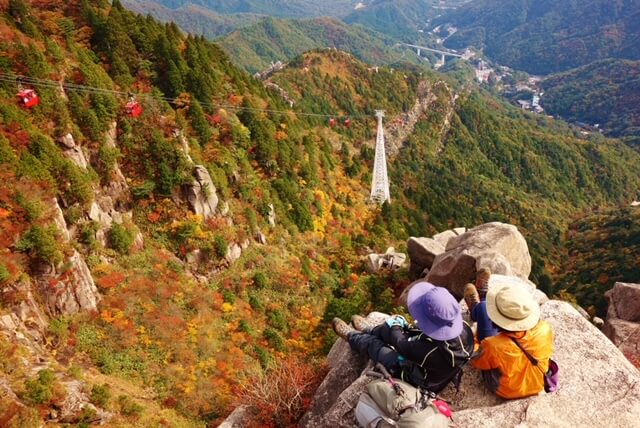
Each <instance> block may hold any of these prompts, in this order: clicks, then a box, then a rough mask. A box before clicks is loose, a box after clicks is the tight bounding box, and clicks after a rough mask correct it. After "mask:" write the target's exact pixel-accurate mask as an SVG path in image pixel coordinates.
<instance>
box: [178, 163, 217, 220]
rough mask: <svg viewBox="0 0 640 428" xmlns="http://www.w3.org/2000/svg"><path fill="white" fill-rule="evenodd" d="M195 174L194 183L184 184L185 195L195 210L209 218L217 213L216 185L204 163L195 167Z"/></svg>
mask: <svg viewBox="0 0 640 428" xmlns="http://www.w3.org/2000/svg"><path fill="white" fill-rule="evenodd" d="M193 176H194V178H195V179H194V181H193V183H192V184H189V185H186V186H184V189H183V191H184V195H185V197H186V198H187V201H188V202H189V206H190V207H191V209H192V210H193V212H195V213H196V214H199V215H201V216H203V217H204V218H205V219H207V218H209V217H212V216H213V215H214V214H215V212H216V208H217V207H218V195H217V194H216V187H215V186H214V185H213V182H212V181H211V176H210V175H209V171H207V169H206V168H205V167H204V166H202V165H196V166H195V167H194V169H193Z"/></svg>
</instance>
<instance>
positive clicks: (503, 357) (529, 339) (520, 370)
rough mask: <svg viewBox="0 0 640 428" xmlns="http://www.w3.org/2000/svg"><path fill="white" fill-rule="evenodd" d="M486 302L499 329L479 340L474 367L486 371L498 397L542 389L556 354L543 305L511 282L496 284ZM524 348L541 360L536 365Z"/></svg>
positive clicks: (493, 390) (488, 383)
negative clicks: (553, 356)
mask: <svg viewBox="0 0 640 428" xmlns="http://www.w3.org/2000/svg"><path fill="white" fill-rule="evenodd" d="M486 303H487V313H488V314H489V318H490V319H491V321H492V322H493V323H494V324H495V325H496V326H497V327H498V330H499V333H498V335H496V336H492V337H487V338H486V339H484V340H483V341H482V342H481V343H480V350H479V352H478V353H477V354H476V355H474V357H473V358H472V359H471V363H472V365H473V367H475V368H478V369H480V370H482V371H483V372H482V375H483V378H484V381H485V384H486V385H487V387H488V388H489V390H491V391H492V392H494V393H495V394H497V395H498V396H499V397H502V398H507V399H512V398H523V397H528V396H530V395H536V394H538V393H540V392H541V391H542V390H543V389H544V373H546V371H547V369H548V368H549V359H550V358H551V355H552V354H553V332H552V330H551V326H550V325H549V324H548V323H547V322H546V321H544V320H541V319H540V305H538V303H537V302H536V301H535V300H534V299H533V297H532V296H531V294H530V293H529V292H527V291H526V290H525V289H523V288H521V287H518V286H514V285H511V284H506V285H496V286H493V287H492V288H491V289H490V290H489V291H488V292H487V300H486ZM523 350H526V351H527V352H528V353H529V354H530V355H532V356H533V357H535V359H537V360H538V365H537V366H534V365H533V364H532V363H531V361H530V359H529V358H528V357H527V355H526V354H525V353H524V351H523Z"/></svg>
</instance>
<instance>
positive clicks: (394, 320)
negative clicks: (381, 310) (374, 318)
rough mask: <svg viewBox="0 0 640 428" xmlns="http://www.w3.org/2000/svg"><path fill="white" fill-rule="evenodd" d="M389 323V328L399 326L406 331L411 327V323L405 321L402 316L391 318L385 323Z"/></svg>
mask: <svg viewBox="0 0 640 428" xmlns="http://www.w3.org/2000/svg"><path fill="white" fill-rule="evenodd" d="M385 322H386V323H387V325H388V326H389V327H393V326H395V325H397V326H398V327H400V328H402V329H405V328H407V327H409V323H408V322H407V320H406V319H404V317H403V316H402V315H394V316H392V317H390V318H387V320H386V321H385Z"/></svg>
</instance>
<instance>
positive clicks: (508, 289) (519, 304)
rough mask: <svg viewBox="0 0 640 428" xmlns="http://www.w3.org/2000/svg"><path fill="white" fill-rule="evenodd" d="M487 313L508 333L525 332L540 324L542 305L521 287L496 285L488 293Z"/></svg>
mask: <svg viewBox="0 0 640 428" xmlns="http://www.w3.org/2000/svg"><path fill="white" fill-rule="evenodd" d="M487 313H488V314H489V318H490V319H491V321H493V322H494V323H495V324H496V325H498V326H500V327H502V328H503V329H505V330H507V331H525V330H529V329H531V328H533V327H535V325H536V324H538V321H539V320H540V305H538V302H536V301H535V300H534V299H533V297H532V296H531V294H529V293H528V292H527V291H526V290H524V289H523V288H521V287H516V286H513V285H511V284H503V285H501V284H496V285H495V286H493V287H490V288H489V291H488V292H487Z"/></svg>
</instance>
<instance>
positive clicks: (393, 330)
mask: <svg viewBox="0 0 640 428" xmlns="http://www.w3.org/2000/svg"><path fill="white" fill-rule="evenodd" d="M371 333H372V334H375V335H376V336H378V337H379V338H380V339H382V340H383V341H384V342H385V343H387V344H388V345H390V346H392V347H393V348H394V349H395V350H396V351H397V352H398V353H399V354H400V355H402V357H404V361H402V362H401V364H400V365H401V367H402V374H401V376H402V378H403V380H405V381H407V382H410V383H412V384H414V385H416V386H421V387H424V388H426V389H427V390H429V391H432V392H436V393H437V392H439V391H441V390H442V389H444V387H445V386H447V384H448V383H449V382H450V381H451V380H452V379H453V378H454V377H455V376H456V375H457V374H458V373H459V372H460V371H461V370H462V366H464V365H465V364H466V363H467V362H468V361H469V359H470V358H471V356H472V354H473V346H474V343H473V332H472V331H471V327H469V325H468V324H467V323H466V322H465V323H463V328H462V333H461V334H460V336H458V337H456V338H454V339H451V340H447V341H440V340H435V339H432V338H430V337H429V336H427V335H426V334H424V333H422V331H421V330H419V329H406V330H405V329H402V328H401V327H399V326H394V327H389V326H388V325H387V324H385V323H383V324H381V325H379V326H377V327H376V328H374V329H373V331H372V332H371Z"/></svg>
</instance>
